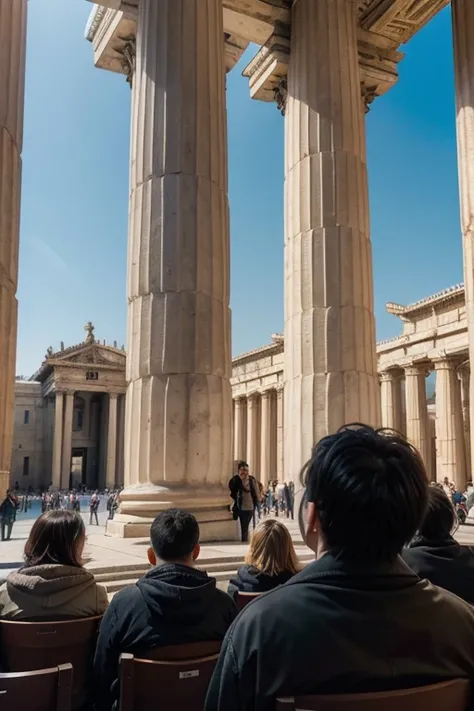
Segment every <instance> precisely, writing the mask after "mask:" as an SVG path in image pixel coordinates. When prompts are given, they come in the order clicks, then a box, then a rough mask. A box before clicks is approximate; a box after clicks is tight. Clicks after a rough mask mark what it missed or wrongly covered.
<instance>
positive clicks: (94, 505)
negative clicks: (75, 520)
mask: <svg viewBox="0 0 474 711" xmlns="http://www.w3.org/2000/svg"><path fill="white" fill-rule="evenodd" d="M99 504H100V497H99V492H98V491H95V492H94V493H93V494H92V496H91V500H90V514H91V515H90V520H89V525H90V526H92V520H93V517H95V525H96V526H98V525H99V519H98V518H97V511H98V510H99Z"/></svg>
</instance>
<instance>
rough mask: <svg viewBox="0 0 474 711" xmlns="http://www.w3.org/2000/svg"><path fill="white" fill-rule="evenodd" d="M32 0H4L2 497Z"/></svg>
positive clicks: (0, 113) (0, 61)
mask: <svg viewBox="0 0 474 711" xmlns="http://www.w3.org/2000/svg"><path fill="white" fill-rule="evenodd" d="M26 8H27V2H26V0H0V373H1V374H2V376H1V377H2V385H1V387H0V497H2V498H3V496H4V494H5V491H6V489H7V488H8V484H9V478H10V462H11V452H12V443H13V424H14V398H15V363H16V338H17V299H16V290H17V284H18V238H19V230H20V193H21V151H22V144H23V101H24V84H25V51H26Z"/></svg>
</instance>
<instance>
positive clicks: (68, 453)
mask: <svg viewBox="0 0 474 711" xmlns="http://www.w3.org/2000/svg"><path fill="white" fill-rule="evenodd" d="M65 401H66V402H65V406H64V426H63V456H62V466H61V487H60V488H61V489H69V485H70V478H71V461H72V422H73V418H74V393H73V392H66V395H65Z"/></svg>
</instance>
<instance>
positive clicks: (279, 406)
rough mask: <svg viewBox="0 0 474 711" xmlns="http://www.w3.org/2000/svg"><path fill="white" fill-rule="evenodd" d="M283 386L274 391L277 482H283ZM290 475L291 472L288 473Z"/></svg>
mask: <svg viewBox="0 0 474 711" xmlns="http://www.w3.org/2000/svg"><path fill="white" fill-rule="evenodd" d="M283 397H284V395H283V386H282V385H279V386H278V387H277V390H276V422H277V464H276V474H277V478H278V481H283V480H284V478H285V469H284V460H283V450H284V448H283V442H284V429H283ZM290 475H291V472H290Z"/></svg>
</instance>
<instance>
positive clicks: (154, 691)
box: [119, 642, 221, 711]
mask: <svg viewBox="0 0 474 711" xmlns="http://www.w3.org/2000/svg"><path fill="white" fill-rule="evenodd" d="M220 647H221V643H220V642H196V643H192V644H182V645H175V646H172V647H162V648H157V649H155V650H153V651H152V652H150V654H148V655H147V657H148V658H147V659H137V658H136V657H134V656H133V655H132V654H122V656H121V657H120V706H119V709H120V711H137V709H139V711H157V709H159V711H177V710H178V709H179V711H203V708H204V702H205V700H206V694H207V689H208V686H209V682H210V680H211V677H212V673H213V671H214V667H215V665H216V662H217V659H218V658H219V650H220ZM150 656H153V659H150V658H149V657H150Z"/></svg>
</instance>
